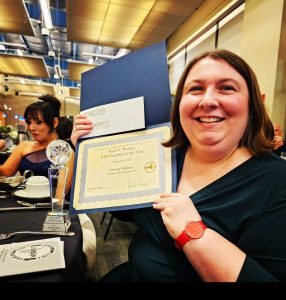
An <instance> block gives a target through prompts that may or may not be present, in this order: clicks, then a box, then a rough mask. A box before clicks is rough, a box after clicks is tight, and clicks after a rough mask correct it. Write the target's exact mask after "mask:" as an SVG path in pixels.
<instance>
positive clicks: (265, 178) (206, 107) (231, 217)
mask: <svg viewBox="0 0 286 300" xmlns="http://www.w3.org/2000/svg"><path fill="white" fill-rule="evenodd" d="M75 119H76V120H77V125H79V124H81V125H82V126H80V127H79V128H78V129H77V128H74V132H73V135H74V138H73V140H76V137H77V136H81V134H80V131H82V132H85V130H87V131H88V130H90V128H89V126H90V125H89V123H88V122H87V120H86V119H81V118H77V117H76V118H75ZM171 124H172V128H173V136H172V137H171V139H170V140H169V141H167V142H165V143H163V144H164V146H167V147H173V148H175V149H176V153H177V179H178V180H177V190H176V192H174V193H171V194H161V195H158V196H155V197H154V204H153V208H145V209H140V210H131V211H129V212H127V213H129V217H131V218H132V220H133V221H135V223H136V225H137V227H138V231H137V232H136V233H135V235H134V238H133V240H132V242H131V244H130V247H129V261H128V262H127V263H125V264H124V265H121V266H120V267H118V268H116V269H115V270H113V271H111V272H110V273H109V274H107V275H106V276H105V277H103V278H102V281H149V282H150V281H190V282H197V281H286V245H285V243H284V241H285V240H286V231H285V230H284V228H285V227H286V218H285V214H286V186H285V180H284V178H285V174H286V164H285V162H284V161H283V160H281V159H280V158H278V157H277V156H275V155H274V154H272V149H273V133H274V132H273V125H272V123H271V121H270V119H269V117H268V115H267V112H266V110H265V107H264V104H263V101H262V99H261V93H260V90H259V87H258V83H257V79H256V76H255V74H254V73H253V71H252V69H251V68H250V67H249V65H248V64H247V63H246V62H245V61H244V60H243V59H242V58H240V57H239V56H237V55H236V54H234V53H232V52H229V51H226V50H215V51H211V52H207V53H203V54H201V55H199V56H198V57H196V58H195V59H194V60H192V61H191V62H190V63H189V65H188V66H187V68H186V69H185V71H184V73H183V75H182V77H181V79H180V82H179V85H178V88H177V94H176V97H175V99H174V105H173V109H172V117H171ZM273 174H276V178H275V180H273ZM277 178H280V179H277ZM116 214H117V215H115V217H116V216H119V215H120V212H117V213H116ZM125 214H126V213H125ZM119 217H122V216H119ZM146 220H148V221H147V222H146ZM265 232H267V234H265ZM277 262H279V263H277Z"/></svg>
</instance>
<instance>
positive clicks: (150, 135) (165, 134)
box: [73, 126, 172, 210]
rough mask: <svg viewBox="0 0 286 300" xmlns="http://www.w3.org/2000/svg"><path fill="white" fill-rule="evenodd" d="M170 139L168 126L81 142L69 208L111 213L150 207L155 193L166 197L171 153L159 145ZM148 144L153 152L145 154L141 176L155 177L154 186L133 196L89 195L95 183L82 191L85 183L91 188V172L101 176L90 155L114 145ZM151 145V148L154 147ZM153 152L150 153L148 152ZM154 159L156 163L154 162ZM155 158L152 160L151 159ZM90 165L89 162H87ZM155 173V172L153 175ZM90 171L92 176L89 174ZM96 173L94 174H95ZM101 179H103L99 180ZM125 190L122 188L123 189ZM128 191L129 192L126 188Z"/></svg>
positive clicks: (111, 192)
mask: <svg viewBox="0 0 286 300" xmlns="http://www.w3.org/2000/svg"><path fill="white" fill-rule="evenodd" d="M169 138H170V128H169V127H168V126H161V127H155V128H152V129H147V130H142V131H136V132H131V133H124V134H118V135H112V136H106V137H100V138H94V139H89V140H85V141H82V142H81V143H80V144H79V147H78V152H77V153H78V156H77V162H76V169H75V170H76V176H75V183H74V197H73V208H74V209H75V210H96V209H101V210H104V208H107V210H108V208H109V209H110V208H112V210H116V209H117V208H118V209H123V208H122V207H124V206H138V205H140V204H144V203H152V202H153V200H154V198H155V197H156V195H157V194H158V193H169V192H171V190H172V158H171V149H170V148H165V147H163V146H162V145H161V142H162V141H164V140H167V139H169ZM138 141H139V143H141V142H143V143H144V142H145V141H146V142H147V143H148V142H150V145H151V144H152V145H153V146H154V145H156V146H155V147H153V148H152V149H156V151H154V152H151V153H148V154H146V155H147V158H146V157H144V158H145V160H146V162H145V164H144V168H145V172H153V171H154V174H155V175H154V174H153V175H154V176H155V177H156V180H155V181H154V182H156V183H157V184H155V185H154V184H153V185H152V188H150V190H148V189H147V190H144V188H143V189H142V190H140V188H138V190H136V191H135V192H134V189H133V192H130V193H129V192H128V191H126V190H125V191H124V192H122V193H121V192H118V188H117V192H116V193H113V191H112V189H111V190H110V193H107V194H104V193H103V194H102V193H101V191H100V190H99V193H98V194H96V192H90V191H91V190H92V191H94V190H96V182H95V183H94V188H89V189H88V190H87V189H86V186H87V183H88V186H89V187H90V186H91V185H93V180H94V177H95V175H94V172H96V170H97V171H98V173H100V172H101V169H100V167H99V166H97V167H94V165H97V163H95V161H94V159H92V158H93V156H94V153H92V151H101V149H102V148H110V149H113V148H116V147H117V146H118V145H123V143H124V144H127V145H131V144H132V143H133V144H134V143H135V144H136V143H138ZM154 143H155V144H154ZM152 151H153V150H152ZM156 157H157V159H156ZM154 158H155V159H154ZM132 159H134V161H136V159H138V160H139V159H140V158H139V156H138V157H136V154H134V153H133V154H132ZM91 161H93V162H91ZM155 169H156V171H155ZM93 170H94V172H93ZM98 173H97V174H98ZM103 177H104V176H103ZM125 189H126V187H125ZM130 189H131V190H132V188H130Z"/></svg>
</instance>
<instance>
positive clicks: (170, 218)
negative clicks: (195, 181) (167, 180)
mask: <svg viewBox="0 0 286 300" xmlns="http://www.w3.org/2000/svg"><path fill="white" fill-rule="evenodd" d="M153 208H154V209H158V210H160V211H161V216H162V219H163V222H164V224H165V226H166V228H167V230H168V232H169V234H170V236H171V237H172V238H173V239H176V238H177V237H178V236H179V234H180V233H181V232H182V231H183V230H184V228H185V226H186V223H187V222H189V221H200V220H201V217H200V215H199V213H198V211H197V209H196V208H195V206H194V204H193V202H192V200H191V199H190V198H189V196H188V195H185V194H180V193H171V194H160V195H159V196H158V198H157V199H155V201H154V204H153Z"/></svg>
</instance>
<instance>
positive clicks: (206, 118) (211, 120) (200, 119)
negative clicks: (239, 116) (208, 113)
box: [195, 117, 224, 123]
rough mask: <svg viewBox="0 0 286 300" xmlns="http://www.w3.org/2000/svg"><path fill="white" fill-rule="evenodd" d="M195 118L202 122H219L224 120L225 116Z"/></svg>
mask: <svg viewBox="0 0 286 300" xmlns="http://www.w3.org/2000/svg"><path fill="white" fill-rule="evenodd" d="M195 119H196V120H197V121H199V122H200V123H218V122H221V121H223V120H224V118H219V117H198V118H195Z"/></svg>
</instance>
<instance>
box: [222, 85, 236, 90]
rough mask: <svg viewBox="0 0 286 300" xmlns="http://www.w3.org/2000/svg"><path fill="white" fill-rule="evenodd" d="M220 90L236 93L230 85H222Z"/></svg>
mask: <svg viewBox="0 0 286 300" xmlns="http://www.w3.org/2000/svg"><path fill="white" fill-rule="evenodd" d="M220 89H221V90H222V91H236V89H235V88H234V87H233V86H231V85H223V86H222V87H221V88H220Z"/></svg>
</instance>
